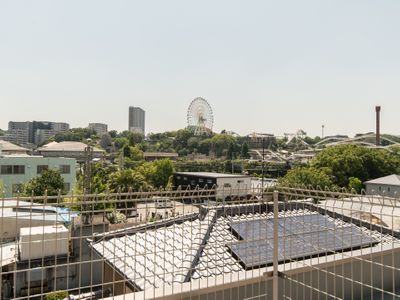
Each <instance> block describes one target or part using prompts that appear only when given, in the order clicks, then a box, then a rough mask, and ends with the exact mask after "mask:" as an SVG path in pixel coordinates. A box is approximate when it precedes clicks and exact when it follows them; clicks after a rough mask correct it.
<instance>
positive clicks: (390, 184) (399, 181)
mask: <svg viewBox="0 0 400 300" xmlns="http://www.w3.org/2000/svg"><path fill="white" fill-rule="evenodd" d="M365 190H366V193H367V195H381V196H387V197H396V198H398V197H400V175H396V174H392V175H389V176H385V177H381V178H377V179H373V180H370V181H367V182H365Z"/></svg>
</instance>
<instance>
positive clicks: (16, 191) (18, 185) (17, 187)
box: [12, 183, 24, 196]
mask: <svg viewBox="0 0 400 300" xmlns="http://www.w3.org/2000/svg"><path fill="white" fill-rule="evenodd" d="M23 187H24V186H23V184H21V183H15V184H13V185H12V194H13V196H16V195H18V194H20V193H22V189H23Z"/></svg>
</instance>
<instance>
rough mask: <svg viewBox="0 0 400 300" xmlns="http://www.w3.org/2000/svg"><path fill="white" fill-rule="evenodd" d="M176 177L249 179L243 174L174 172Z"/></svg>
mask: <svg viewBox="0 0 400 300" xmlns="http://www.w3.org/2000/svg"><path fill="white" fill-rule="evenodd" d="M175 174H176V175H183V176H192V177H193V176H196V177H209V178H235V177H237V178H243V177H246V178H250V176H248V175H243V174H224V173H214V172H175Z"/></svg>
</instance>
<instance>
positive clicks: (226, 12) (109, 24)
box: [0, 0, 400, 136]
mask: <svg viewBox="0 0 400 300" xmlns="http://www.w3.org/2000/svg"><path fill="white" fill-rule="evenodd" d="M289 3H290V5H289ZM77 8H79V9H77ZM210 8H212V9H210ZM399 12H400V3H398V2H394V1H381V2H379V3H376V2H374V1H361V0H360V1H353V2H351V3H348V1H347V2H346V1H335V3H320V1H305V2H301V3H297V2H295V1H289V2H288V3H275V2H272V1H271V2H269V1H268V2H267V1H255V2H252V5H249V4H248V3H247V4H246V3H242V2H241V1H220V2H218V3H214V2H211V1H205V2H202V3H201V4H200V3H186V2H184V1H169V2H168V3H164V2H158V3H139V2H132V1H118V2H113V3H112V4H110V3H109V2H106V1H85V2H80V1H59V2H57V3H55V2H53V1H36V2H35V3H34V4H33V3H29V2H22V1H2V2H1V3H0V37H1V39H2V44H1V45H0V65H1V68H0V101H1V103H2V104H3V105H2V109H1V110H0V128H2V129H7V123H8V121H29V120H49V121H60V122H64V121H65V122H68V123H70V124H71V126H72V127H86V126H87V125H88V123H90V122H102V123H107V124H108V125H109V128H110V130H112V129H116V130H118V131H121V130H126V129H127V120H128V107H129V106H139V107H141V108H143V109H144V110H145V111H146V112H147V114H146V123H147V124H146V132H162V131H165V130H176V129H180V128H184V127H186V112H187V108H188V106H189V104H190V102H191V101H192V100H193V99H194V98H195V97H203V98H205V99H206V100H207V101H208V102H209V103H210V105H211V107H212V109H213V112H214V131H215V132H220V131H221V130H223V129H226V130H232V131H235V132H237V133H239V134H248V133H250V132H253V131H256V132H265V133H274V134H276V135H280V134H283V133H285V132H286V133H294V132H296V131H297V130H298V129H303V130H304V131H306V132H307V133H308V134H309V135H310V136H317V135H321V126H322V124H324V125H325V135H326V136H327V135H335V134H347V135H354V134H356V133H360V132H370V131H374V130H375V111H374V107H375V105H380V106H382V115H381V119H382V120H381V121H382V123H381V128H382V132H384V133H391V134H396V135H398V134H400V132H399V130H398V117H397V112H398V111H399V110H400V101H398V99H399V98H400V90H399V89H398V80H399V78H400V58H399V56H398V53H399V51H400V41H398V39H396V36H397V28H399V26H400V20H399V19H398V17H397V16H398V15H399ZM88 16H90V18H88ZM89 20H90V21H89Z"/></svg>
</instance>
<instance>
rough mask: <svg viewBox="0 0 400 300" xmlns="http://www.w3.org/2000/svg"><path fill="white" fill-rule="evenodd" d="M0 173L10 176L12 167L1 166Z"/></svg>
mask: <svg viewBox="0 0 400 300" xmlns="http://www.w3.org/2000/svg"><path fill="white" fill-rule="evenodd" d="M0 173H1V174H2V175H8V174H12V173H13V167H12V166H1V168H0Z"/></svg>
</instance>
